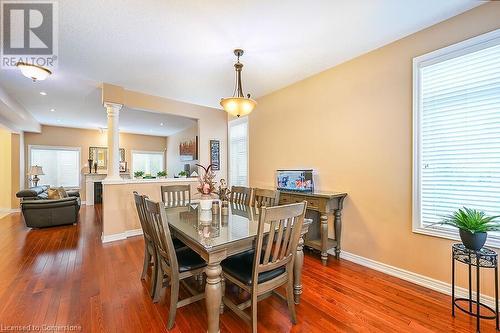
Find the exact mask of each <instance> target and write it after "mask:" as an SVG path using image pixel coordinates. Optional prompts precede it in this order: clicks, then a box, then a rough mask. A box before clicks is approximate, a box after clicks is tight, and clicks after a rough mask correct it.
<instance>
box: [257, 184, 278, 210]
mask: <svg viewBox="0 0 500 333" xmlns="http://www.w3.org/2000/svg"><path fill="white" fill-rule="evenodd" d="M279 201H280V191H274V190H263V189H260V188H254V189H253V201H252V206H254V207H264V206H265V207H273V206H277V205H278V204H279Z"/></svg>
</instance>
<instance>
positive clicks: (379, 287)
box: [0, 206, 494, 333]
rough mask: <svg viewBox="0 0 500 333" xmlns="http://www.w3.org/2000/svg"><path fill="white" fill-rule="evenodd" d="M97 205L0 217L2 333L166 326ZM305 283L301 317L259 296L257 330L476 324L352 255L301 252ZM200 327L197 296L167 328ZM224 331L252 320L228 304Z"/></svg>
mask: <svg viewBox="0 0 500 333" xmlns="http://www.w3.org/2000/svg"><path fill="white" fill-rule="evenodd" d="M99 213H100V210H99V207H98V206H96V208H94V207H92V206H90V207H85V206H83V207H82V210H81V212H80V223H79V224H78V225H76V226H64V227H57V228H50V229H43V230H30V229H28V228H26V227H25V226H24V223H23V221H22V217H21V216H20V214H17V213H16V214H11V215H9V216H7V217H4V218H2V219H0V325H1V326H0V331H2V332H6V331H8V330H9V329H11V327H9V325H16V326H19V325H22V326H26V325H35V326H36V325H38V327H36V328H35V327H33V326H32V327H31V329H32V331H35V329H37V328H40V327H43V325H57V327H54V330H52V331H54V332H55V331H57V332H64V331H72V332H75V331H76V332H78V331H80V332H134V333H136V332H166V331H167V330H166V326H165V323H166V317H167V313H168V305H167V304H153V303H152V302H151V299H150V297H149V296H148V286H149V282H148V281H146V282H142V281H141V280H140V278H139V277H140V272H141V269H142V267H141V265H142V256H143V240H142V237H134V238H131V239H128V240H125V241H118V242H113V243H109V244H104V245H103V244H102V243H101V240H100V235H101V230H102V228H101V222H100V216H99ZM303 283H304V293H303V295H302V303H301V304H300V305H299V306H297V316H298V324H297V325H295V326H293V325H291V323H290V320H289V316H288V312H287V306H286V302H284V301H283V300H281V299H279V298H277V297H274V296H273V297H270V298H268V299H266V300H264V301H262V302H259V307H258V316H259V328H258V329H259V332H323V333H326V332H474V331H475V321H474V320H473V319H471V318H469V317H468V316H466V315H465V314H462V313H458V314H457V317H456V318H455V319H453V318H452V317H451V314H450V297H449V296H446V295H443V294H440V293H437V292H434V291H431V290H429V289H426V288H423V287H419V286H416V285H414V284H411V283H408V282H405V281H403V280H400V279H397V278H394V277H391V276H388V275H385V274H382V273H379V272H376V271H373V270H370V269H368V268H365V267H362V266H359V265H356V264H353V263H351V262H349V261H345V260H341V261H336V260H334V259H331V260H329V264H328V267H323V266H322V265H321V261H320V258H319V256H318V255H308V254H307V253H306V256H305V263H304V275H303ZM229 289H231V288H229ZM235 297H236V296H235ZM67 325H69V326H74V327H69V326H67ZM64 326H67V327H64ZM481 327H482V329H483V330H482V331H484V332H493V331H494V325H493V321H486V320H483V321H482V325H481ZM64 328H66V329H64ZM75 328H76V329H75ZM78 328H79V329H80V330H78ZM205 328H206V316H205V305H204V302H203V301H201V302H198V303H195V304H192V305H189V306H187V307H184V308H181V309H179V310H178V311H177V318H176V326H175V327H174V328H173V330H172V332H186V333H187V332H204V331H206V330H205ZM45 329H47V326H45ZM55 329H57V330H55ZM17 330H18V331H19V330H20V329H19V328H18V329H17ZM24 331H25V332H26V331H30V330H29V327H28V329H26V328H25V329H24ZM46 331H48V332H51V330H46ZM221 331H222V332H248V331H249V326H247V325H246V324H245V323H244V322H242V321H241V320H240V319H239V318H238V317H236V316H235V315H234V314H233V313H232V312H231V311H230V310H226V311H225V313H224V314H223V315H222V316H221Z"/></svg>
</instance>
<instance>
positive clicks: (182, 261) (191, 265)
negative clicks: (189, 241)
mask: <svg viewBox="0 0 500 333" xmlns="http://www.w3.org/2000/svg"><path fill="white" fill-rule="evenodd" d="M175 253H176V255H177V263H178V264H179V273H182V272H187V271H192V270H193V269H197V268H202V267H205V266H206V265H207V264H206V262H205V260H203V259H202V258H201V257H200V255H199V254H198V253H196V252H194V251H193V250H191V249H190V248H188V247H185V248H181V249H178V250H176V251H175Z"/></svg>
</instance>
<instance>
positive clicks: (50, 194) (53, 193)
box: [47, 188, 61, 200]
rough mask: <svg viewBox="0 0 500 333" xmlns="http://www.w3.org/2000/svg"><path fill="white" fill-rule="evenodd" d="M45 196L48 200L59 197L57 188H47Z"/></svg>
mask: <svg viewBox="0 0 500 333" xmlns="http://www.w3.org/2000/svg"><path fill="white" fill-rule="evenodd" d="M47 196H48V198H49V200H53V199H61V194H59V190H58V189H56V188H49V189H48V190H47Z"/></svg>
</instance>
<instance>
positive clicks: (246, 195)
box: [229, 186, 252, 206]
mask: <svg viewBox="0 0 500 333" xmlns="http://www.w3.org/2000/svg"><path fill="white" fill-rule="evenodd" d="M251 197H252V189H251V188H248V187H244V186H233V187H231V195H230V196H229V201H231V202H232V203H235V204H240V205H245V206H249V205H250V199H251Z"/></svg>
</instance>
